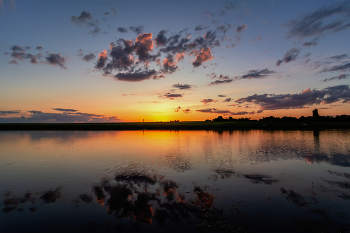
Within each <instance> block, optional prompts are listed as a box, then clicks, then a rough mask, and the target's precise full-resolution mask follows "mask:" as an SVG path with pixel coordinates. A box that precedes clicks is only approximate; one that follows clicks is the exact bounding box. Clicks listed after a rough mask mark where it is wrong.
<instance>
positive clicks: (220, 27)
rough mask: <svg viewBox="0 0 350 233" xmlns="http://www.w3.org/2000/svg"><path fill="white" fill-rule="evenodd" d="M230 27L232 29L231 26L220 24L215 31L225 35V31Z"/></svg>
mask: <svg viewBox="0 0 350 233" xmlns="http://www.w3.org/2000/svg"><path fill="white" fill-rule="evenodd" d="M231 27H232V25H231V24H226V23H224V24H221V25H219V26H217V27H216V29H217V30H218V31H221V32H223V33H224V34H226V32H227V30H228V29H230V28H231Z"/></svg>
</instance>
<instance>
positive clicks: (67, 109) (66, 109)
mask: <svg viewBox="0 0 350 233" xmlns="http://www.w3.org/2000/svg"><path fill="white" fill-rule="evenodd" d="M53 110H56V111H60V112H78V110H75V109H71V108H53Z"/></svg>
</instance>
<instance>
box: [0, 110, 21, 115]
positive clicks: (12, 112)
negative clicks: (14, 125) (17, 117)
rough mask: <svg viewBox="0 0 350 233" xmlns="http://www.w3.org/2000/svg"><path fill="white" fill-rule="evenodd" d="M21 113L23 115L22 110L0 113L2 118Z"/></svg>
mask: <svg viewBox="0 0 350 233" xmlns="http://www.w3.org/2000/svg"><path fill="white" fill-rule="evenodd" d="M19 113H21V111H20V110H13V111H0V115H1V116H5V115H8V114H19Z"/></svg>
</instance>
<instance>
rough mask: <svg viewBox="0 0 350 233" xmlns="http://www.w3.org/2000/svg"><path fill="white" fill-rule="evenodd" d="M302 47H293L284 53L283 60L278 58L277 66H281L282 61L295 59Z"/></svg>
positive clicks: (286, 61)
mask: <svg viewBox="0 0 350 233" xmlns="http://www.w3.org/2000/svg"><path fill="white" fill-rule="evenodd" d="M300 50H301V49H299V48H292V49H290V50H289V51H288V52H287V53H286V54H284V57H283V58H282V60H278V61H277V62H276V66H280V65H281V63H283V62H284V63H288V62H290V61H295V59H296V58H297V57H298V54H299V52H300Z"/></svg>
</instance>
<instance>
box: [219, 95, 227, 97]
mask: <svg viewBox="0 0 350 233" xmlns="http://www.w3.org/2000/svg"><path fill="white" fill-rule="evenodd" d="M218 97H226V95H218Z"/></svg>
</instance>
